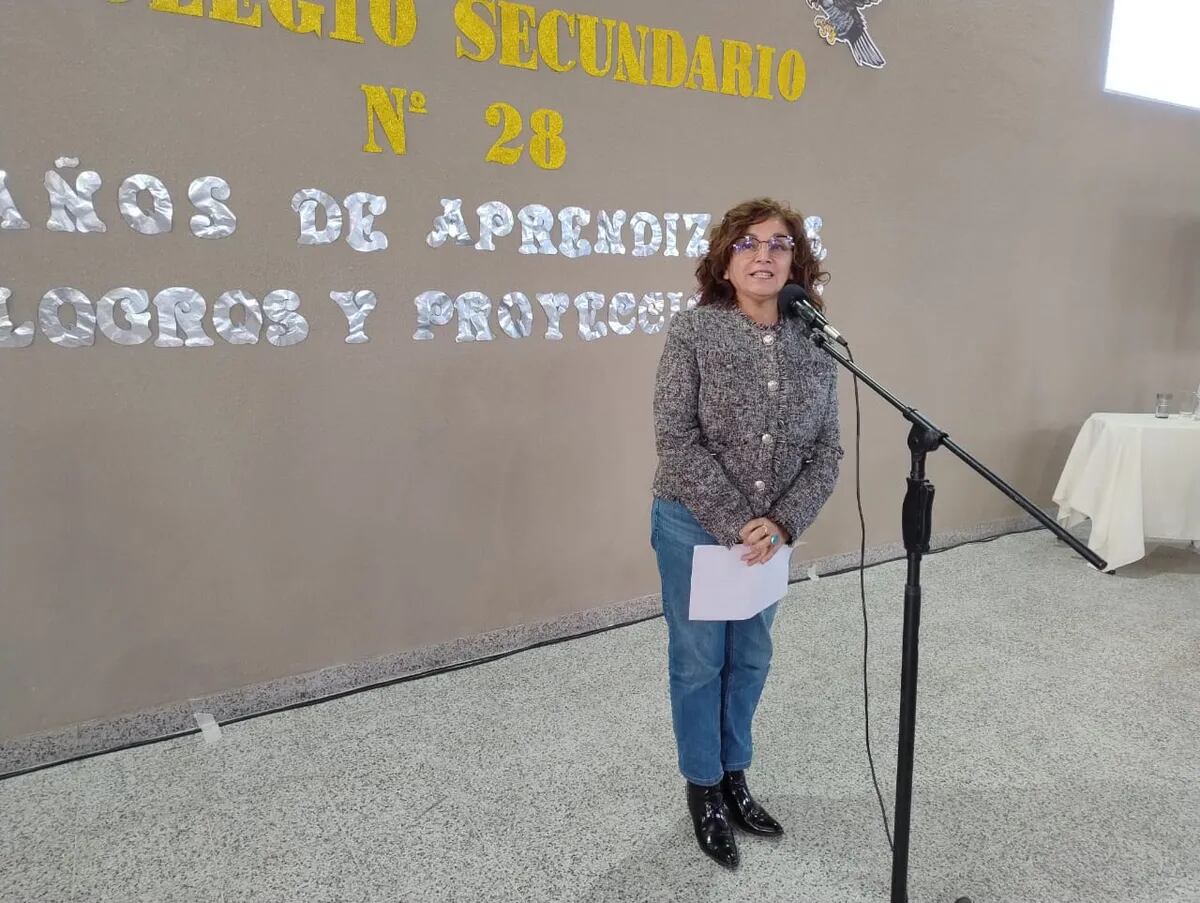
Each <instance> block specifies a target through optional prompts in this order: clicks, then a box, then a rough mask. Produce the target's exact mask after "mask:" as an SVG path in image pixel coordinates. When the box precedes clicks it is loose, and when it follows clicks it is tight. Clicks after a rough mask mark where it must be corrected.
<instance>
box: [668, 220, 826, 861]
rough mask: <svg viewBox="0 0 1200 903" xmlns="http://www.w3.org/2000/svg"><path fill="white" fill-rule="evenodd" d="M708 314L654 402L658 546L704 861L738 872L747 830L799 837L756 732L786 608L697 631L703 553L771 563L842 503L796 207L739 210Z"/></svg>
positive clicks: (710, 265) (689, 321) (709, 265)
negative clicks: (703, 548) (757, 771)
mask: <svg viewBox="0 0 1200 903" xmlns="http://www.w3.org/2000/svg"><path fill="white" fill-rule="evenodd" d="M696 277H697V280H698V282H699V289H700V300H699V303H698V305H697V306H696V307H695V308H694V309H692V310H687V311H682V312H680V313H678V314H676V315H675V317H674V318H673V319H672V320H671V323H670V326H669V328H668V330H667V336H666V343H665V347H664V348H663V353H662V358H661V360H660V361H659V365H658V374H657V378H656V383H655V389H654V429H655V438H656V445H657V450H658V468H657V471H656V473H655V478H654V487H653V495H654V500H653V503H652V506H651V528H650V541H651V545H652V546H653V548H654V551H655V554H656V556H657V558H658V569H659V574H660V576H661V578H662V599H663V613H664V615H665V619H666V623H667V636H668V655H667V670H668V675H669V682H670V688H671V717H672V722H673V725H674V729H675V741H676V746H677V748H678V754H679V770H680V771H681V772H682V773H683V777H684V778H685V779H686V781H687V804H688V809H689V811H690V813H691V816H692V821H693V824H694V826H695V831H696V840H697V841H698V842H699V844H700V848H701V849H702V850H703V851H704V852H705V853H706V854H708V855H709V856H711V857H712V858H713V859H715V860H716V861H717V862H719V863H720V864H721V865H724V866H726V867H729V868H736V867H737V864H738V850H737V842H736V840H735V839H734V834H733V828H732V825H731V821H732V822H733V823H736V824H737V825H738V826H739V827H741V828H742V829H743V830H745V831H747V832H749V833H751V834H757V835H762V836H779V835H781V834H782V833H783V828H782V827H781V826H780V825H779V823H778V822H777V821H776V820H775V819H774V818H772V817H771V816H770V815H769V814H768V813H767V812H766V811H765V810H764V809H763V807H762V806H760V805H759V804H758V803H757V802H756V801H755V799H754V797H753V796H751V795H750V790H749V788H748V787H747V785H746V769H748V768H749V767H750V760H751V738H750V726H751V721H752V720H753V717H754V711H755V708H756V707H757V706H758V700H759V697H760V696H761V695H762V689H763V684H764V682H765V681H766V678H767V671H768V668H769V666H770V661H771V623H772V621H773V620H774V617H775V610H776V607H777V606H776V605H772V606H770V607H769V608H767V609H766V610H764V611H763V612H761V613H760V614H758V615H755V616H754V617H752V618H749V619H747V620H741V621H692V620H689V616H688V608H689V598H690V593H691V573H692V551H693V548H694V547H695V546H697V545H724V546H727V547H732V546H734V545H736V544H739V543H741V544H744V545H745V546H746V548H747V551H746V552H745V554H744V555H743V560H744V561H745V562H746V566H747V567H753V566H756V565H760V564H763V563H765V562H767V561H768V560H770V559H771V558H772V557H773V556H774V555H776V554H777V553H778V552H779V550H780V549H781V548H782V546H783V545H784V544H790V543H793V542H794V541H795V540H796V539H797V538H799V536H800V534H801V533H803V532H804V530H805V529H807V528H808V526H809V524H811V523H812V522H813V520H814V519H815V518H816V516H817V512H819V511H820V510H821V507H822V506H823V505H824V504H825V502H826V500H827V499H828V498H829V495H830V493H831V492H832V491H833V486H834V483H835V482H836V480H837V475H838V461H839V460H840V458H841V457H842V449H841V448H840V447H839V444H838V443H839V431H838V404H837V373H836V369H835V365H834V362H833V361H832V359H830V358H829V357H828V356H827V355H825V354H823V353H821V351H820V350H819V349H817V348H815V347H814V346H813V345H812V343H811V342H810V341H809V340H808V338H807V336H806V334H805V331H804V328H803V326H802V324H801V323H800V321H798V320H793V319H787V318H784V317H783V316H781V311H780V309H779V293H780V291H781V290H782V289H783V287H784V285H786V284H787V283H788V282H795V283H797V284H799V285H801V286H803V287H804V288H805V289H806V290H807V292H808V294H809V297H810V298H811V299H812V303H813V304H814V305H818V306H819V305H820V303H821V302H820V300H819V297H818V294H817V292H816V287H817V286H818V285H819V284H822V283H823V282H824V281H825V280H826V279H827V278H828V276H827V275H826V274H825V273H823V272H821V271H820V269H819V266H818V262H817V260H816V259H815V257H814V255H813V253H812V249H811V248H810V246H809V244H808V242H807V240H806V239H805V233H804V223H803V220H802V219H801V217H800V216H799V214H797V213H796V212H794V211H793V210H791V209H790V208H789V207H788V206H787V205H786V204H781V203H778V202H776V201H773V200H770V199H767V198H760V199H756V200H752V201H748V202H746V203H743V204H739V205H738V206H737V207H734V208H733V209H732V210H730V211H729V212H728V213H726V214H725V216H724V217H723V218H722V220H721V222H720V224H719V225H718V226H717V228H716V229H715V230H714V232H713V234H712V237H711V240H710V246H709V250H708V254H707V255H706V256H705V257H704V259H703V260H702V261H701V262H700V265H699V266H698V267H697V269H696Z"/></svg>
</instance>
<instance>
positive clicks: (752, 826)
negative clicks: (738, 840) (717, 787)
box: [721, 771, 783, 837]
mask: <svg viewBox="0 0 1200 903" xmlns="http://www.w3.org/2000/svg"><path fill="white" fill-rule="evenodd" d="M721 791H722V793H723V794H724V796H725V804H726V806H727V807H728V809H729V814H730V815H731V816H732V817H733V820H734V821H735V822H737V823H738V825H739V826H741V827H742V828H744V829H745V830H747V831H749V832H750V833H751V834H758V835H760V836H762V837H779V836H780V835H781V834H783V827H782V826H781V825H780V824H779V822H777V821H775V819H773V818H771V816H770V815H768V814H767V810H766V809H764V808H763V807H762V806H760V805H759V804H758V803H757V802H755V800H754V797H752V796H751V795H750V788H749V787H747V786H746V772H744V771H728V772H726V773H725V777H724V778H723V779H722V780H721Z"/></svg>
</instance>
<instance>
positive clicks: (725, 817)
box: [687, 781, 738, 869]
mask: <svg viewBox="0 0 1200 903" xmlns="http://www.w3.org/2000/svg"><path fill="white" fill-rule="evenodd" d="M687 803H688V811H690V812H691V813H692V825H693V826H694V827H695V829H696V841H697V842H698V843H699V844H700V849H701V850H703V851H704V853H705V854H706V855H708V856H711V857H712V858H713V859H715V860H716V861H717V862H719V863H720V864H721V865H723V866H725V868H728V869H735V868H737V867H738V849H737V841H736V840H734V838H733V826H732V825H730V824H729V813H728V812H727V811H726V808H725V799H724V795H723V794H722V793H721V785H720V784H717V785H716V786H715V787H703V786H701V785H700V784H693V783H692V782H691V781H688V785H687Z"/></svg>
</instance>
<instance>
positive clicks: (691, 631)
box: [650, 498, 778, 786]
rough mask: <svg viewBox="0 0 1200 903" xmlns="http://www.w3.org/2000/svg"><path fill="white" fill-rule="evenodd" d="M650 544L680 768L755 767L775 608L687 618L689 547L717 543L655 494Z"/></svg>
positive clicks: (694, 778)
mask: <svg viewBox="0 0 1200 903" xmlns="http://www.w3.org/2000/svg"><path fill="white" fill-rule="evenodd" d="M650 545H651V546H652V547H653V548H654V552H655V554H656V555H657V556H658V572H659V575H660V576H661V578H662V599H663V615H664V617H665V618H666V621H667V673H668V675H669V677H670V685H671V720H672V723H673V724H674V727H675V744H676V746H677V747H678V750H679V770H680V771H681V772H682V773H683V776H684V777H685V778H686V779H687V780H689V781H691V782H692V783H693V784H703V785H706V786H712V785H714V784H719V783H720V782H721V778H722V776H723V774H724V772H726V771H739V770H741V769H744V768H748V767H749V766H750V759H751V740H750V722H751V721H752V720H753V718H754V710H755V709H756V708H757V707H758V700H759V697H760V696H761V695H762V689H763V684H764V683H765V682H766V680H767V670H768V669H769V668H770V664H771V624H772V622H773V621H774V620H775V610H776V608H777V606H778V603H776V605H772V606H770V607H769V608H767V609H766V610H765V611H763V612H761V613H759V614H757V615H755V616H754V617H753V618H750V619H748V620H745V621H689V620H688V601H689V598H690V596H691V587H692V549H693V547H694V546H697V545H720V543H719V542H717V540H716V539H714V538H713V537H712V536H711V535H709V534H708V533H707V532H705V530H704V528H703V527H701V526H700V524H698V523H697V522H696V519H695V518H694V517H692V514H691V512H690V511H689V510H688V509H687V508H686V507H685V506H683V505H681V504H679V503H678V502H668V501H664V500H663V499H658V498H656V499H654V502H653V504H652V505H651V508H650Z"/></svg>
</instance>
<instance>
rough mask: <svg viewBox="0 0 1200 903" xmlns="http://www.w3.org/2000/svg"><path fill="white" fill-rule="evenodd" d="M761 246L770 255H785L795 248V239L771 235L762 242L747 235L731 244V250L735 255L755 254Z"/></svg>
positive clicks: (787, 236)
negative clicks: (765, 247)
mask: <svg viewBox="0 0 1200 903" xmlns="http://www.w3.org/2000/svg"><path fill="white" fill-rule="evenodd" d="M762 245H766V246H767V251H768V252H769V253H771V254H786V253H787V252H788V251H791V250H792V249H794V248H795V247H796V239H794V238H792V236H790V235H772V236H771V237H770V238H768V239H765V240H764V239H760V238H755V237H754V236H753V235H747V236H744V237H743V238H739V239H738V240H737V241H735V242H734V243H733V250H734V253H736V254H757V253H758V249H759V247H760V246H762Z"/></svg>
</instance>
